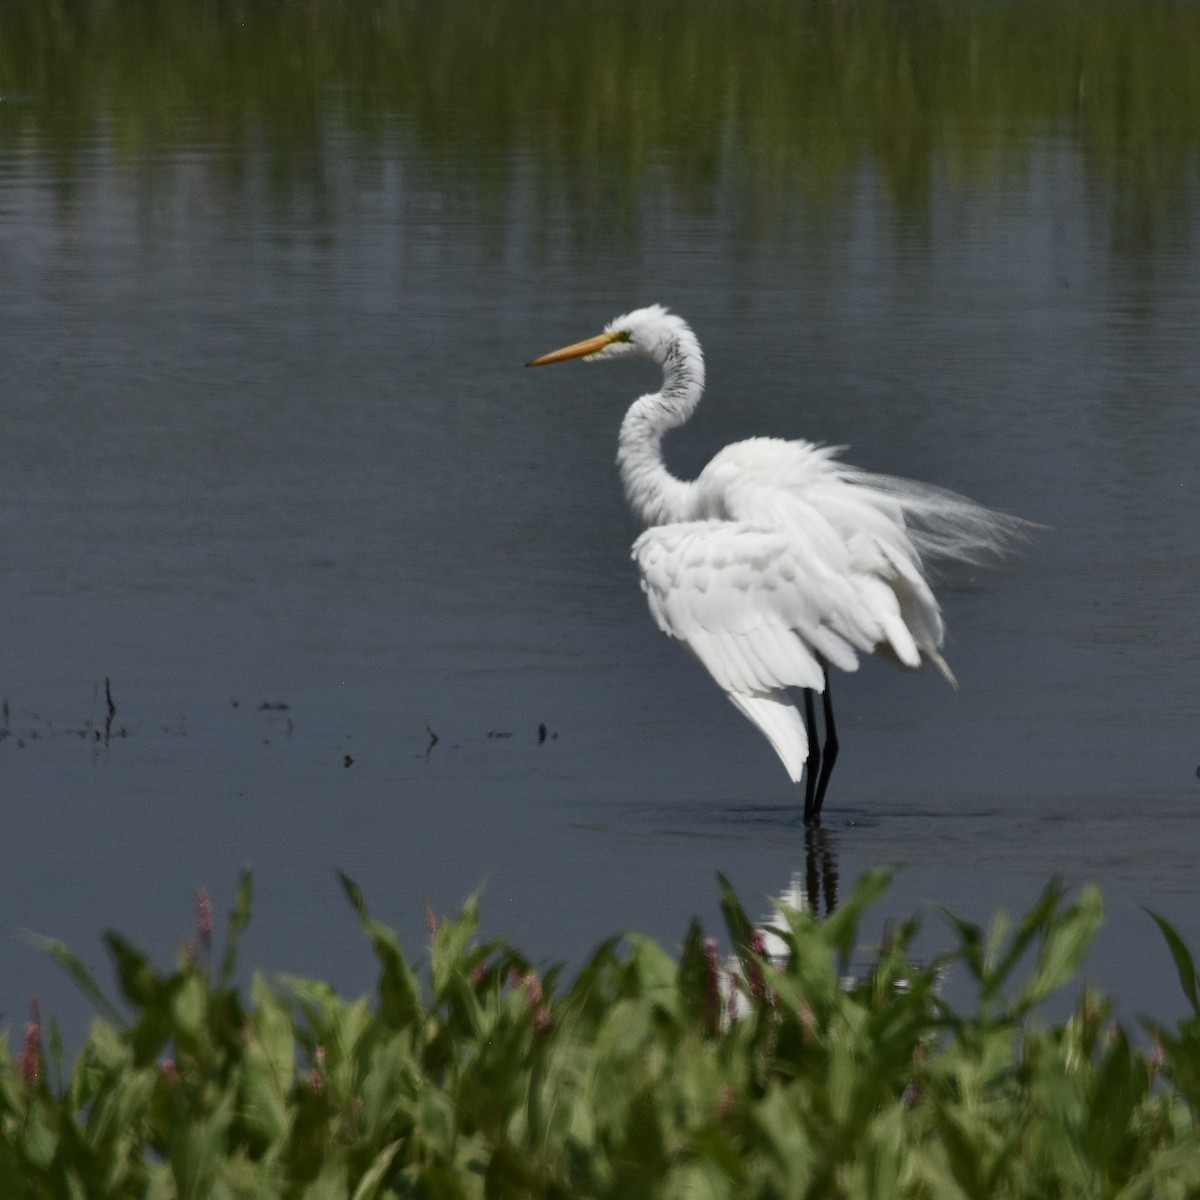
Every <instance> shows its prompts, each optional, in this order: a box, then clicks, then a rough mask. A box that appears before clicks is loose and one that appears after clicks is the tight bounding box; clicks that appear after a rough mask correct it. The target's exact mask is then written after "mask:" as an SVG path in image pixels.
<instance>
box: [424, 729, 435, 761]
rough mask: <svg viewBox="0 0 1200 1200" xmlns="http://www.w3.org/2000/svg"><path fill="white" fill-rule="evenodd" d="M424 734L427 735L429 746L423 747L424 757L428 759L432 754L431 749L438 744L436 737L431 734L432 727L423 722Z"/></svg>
mask: <svg viewBox="0 0 1200 1200" xmlns="http://www.w3.org/2000/svg"><path fill="white" fill-rule="evenodd" d="M425 732H426V733H427V734H429V745H428V746H426V747H425V757H426V758H428V757H429V756H430V755H431V754H432V753H433V748H434V746H436V745H437V744H438V735H437V734H436V733H434V732H433V726H432V725H430V723H429V721H428V720H426V722H425Z"/></svg>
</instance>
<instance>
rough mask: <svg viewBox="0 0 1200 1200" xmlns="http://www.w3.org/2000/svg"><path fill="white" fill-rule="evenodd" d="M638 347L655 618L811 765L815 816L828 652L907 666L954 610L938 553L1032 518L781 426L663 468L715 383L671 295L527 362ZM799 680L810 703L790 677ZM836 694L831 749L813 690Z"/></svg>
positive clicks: (631, 470) (644, 564)
mask: <svg viewBox="0 0 1200 1200" xmlns="http://www.w3.org/2000/svg"><path fill="white" fill-rule="evenodd" d="M630 356H641V357H644V358H650V359H653V360H654V361H655V362H656V363H658V364H659V365H660V366H661V367H662V370H663V386H662V390H661V391H658V392H654V393H652V394H650V395H646V396H642V397H641V398H640V399H638V400H635V401H634V403H633V404H632V405H631V407H630V408H629V411H628V412H627V413H626V414H625V419H624V421H623V422H622V423H621V432H620V437H619V441H618V450H617V466H618V468H619V470H620V474H621V480H622V483H623V484H624V487H625V496H626V498H627V499H628V501H629V505H630V507H631V508H632V509H633V511H634V513H635V514H636V515H637V516H638V518H639V519H640V520H641V521H642V522H643V523H644V524H645V525H646V526H647V529H646V532H645V533H643V534H642V535H641V537H639V538H638V539H637V541H636V542H634V544H633V557H634V560H635V561H636V562H637V565H638V569H639V571H640V572H641V579H642V589H643V590H644V591H645V593H646V596H647V599H648V600H649V603H650V612H651V613H652V615H653V617H654V619H655V621H656V622H657V623H658V627H659V628H660V629H661V630H662V631H663V632H664V633H667V634H669V635H670V636H671V637H673V638H677V639H679V640H680V641H682V642H683V643H684V644H685V645H686V646H687V647H688V649H690V650H691V651H692V652H693V653H694V654H695V655H696V657H697V658H699V659H700V661H701V662H702V663H703V664H704V665H705V666H706V667H707V668H708V670H709V672H710V674H711V675H712V676H713V678H714V679H715V680H716V681H717V683H718V684H720V686H721V687H722V688H723V689H724V690H725V694H726V695H727V696H728V697H729V699H730V700H731V701H732V702H733V704H734V705H735V706H736V707H737V708H738V709H739V710H740V711H741V712H742V713H743V714H744V715H745V716H746V717H748V718H749V719H750V720H751V721H752V722H753V723H754V724H755V725H756V726H758V728H759V729H760V730H761V731H762V732H763V734H765V735H766V738H767V740H768V741H769V742H770V743H771V745H772V746H773V747H774V749H775V752H776V753H777V754H778V755H779V757H780V758H781V759H782V760H783V765H784V767H785V768H786V769H787V773H788V774H789V775H790V776H791V778H792V780H793V782H799V780H800V777H801V775H802V774H803V775H805V795H804V820H805V822H806V824H815V823H819V821H820V815H821V806H822V804H823V803H824V800H825V791H826V789H827V787H828V786H829V777H830V774H831V772H832V770H833V764H834V761H835V760H836V758H837V751H838V741H837V731H836V728H835V726H834V721H833V706H832V703H831V700H830V692H829V675H828V667H829V665H833V666H835V667H840V668H841V669H842V670H843V671H853V670H856V669H857V667H858V654H859V652H860V651H861V652H863V653H868V654H869V653H872V652H873V651H875V650H879V651H881V652H882V653H884V654H886V655H887V656H888V657H889V658H891V659H893V660H894V661H896V662H898V663H900V664H902V665H903V666H905V667H910V668H914V669H915V668H917V667H920V666H921V664H922V662H923V661H925V660H928V661H929V662H931V663H933V664H934V666H936V667H937V668H938V670H939V671H941V673H942V674H943V675H944V676H945V677H946V679H947V680H948V681H949V682H950V683H951V684H954V676H953V674H952V673H951V671H950V668H949V667H948V666H947V665H946V661H945V659H943V658H942V656H941V654H940V653H939V648H940V647H941V645H942V639H943V625H942V616H941V611H940V609H939V607H938V603H937V600H936V599H935V598H934V595H933V592H932V590H931V589H930V586H929V577H928V574H927V571H926V566H925V563H926V560H928V559H930V558H944V559H952V560H959V561H966V562H976V561H978V560H979V559H980V557H982V556H985V555H987V554H989V553H993V552H999V551H1001V550H1002V549H1004V547H1005V546H1006V544H1007V543H1008V542H1010V541H1011V540H1012V539H1013V538H1014V537H1016V536H1019V535H1020V533H1021V532H1022V528H1023V526H1025V524H1026V523H1025V522H1023V521H1020V520H1018V519H1017V518H1015V517H1010V516H1007V515H1005V514H1003V513H997V512H993V511H991V510H989V509H986V508H983V507H982V506H981V505H978V504H976V503H974V502H973V501H971V500H967V499H965V498H964V497H962V496H957V495H955V494H954V493H952V492H947V491H943V490H941V489H940V488H935V487H930V486H929V485H927V484H924V483H915V482H912V481H910V480H906V479H898V478H893V477H891V476H887V475H873V474H868V473H867V472H865V471H860V470H858V469H856V468H854V467H851V466H847V465H845V464H844V463H842V462H841V461H839V459H838V454H839V452H840V450H841V447H830V446H820V445H814V444H812V443H811V442H805V441H782V440H780V439H778V438H750V439H748V440H747V441H743V442H736V443H734V444H733V445H730V446H726V447H725V449H723V450H721V451H720V452H719V453H718V454H717V455H716V457H715V458H713V460H712V461H711V462H710V463H709V464H708V466H706V467H705V468H704V470H703V471H702V472H701V473H700V475H699V476H698V477H697V478H696V479H694V480H683V479H677V478H675V476H673V475H672V474H671V473H670V472H669V471H668V470H667V468H666V465H665V464H664V462H663V455H662V438H663V435H664V434H665V433H666V432H667V431H668V430H671V429H674V428H676V427H677V426H679V425H682V424H683V423H684V422H685V421H686V420H687V419H688V418H689V417H690V416H691V415H692V413H693V412H694V411H695V408H696V405H697V404H699V402H700V397H701V395H702V393H703V391H704V357H703V355H702V354H701V351H700V343H699V342H698V341H697V340H696V337H695V335H694V334H693V333H692V331H691V329H690V328H689V327H688V325H687V323H686V322H685V321H683V320H682V319H681V318H680V317H677V316H675V315H674V314H673V313H670V312H668V311H667V310H666V309H665V308H663V307H662V306H661V305H657V304H655V305H651V306H650V307H648V308H641V309H638V310H637V311H636V312H631V313H629V314H628V315H626V316H623V317H618V318H617V319H616V320H615V321H611V322H609V324H608V325H607V326H606V327H605V329H604V332H603V333H600V334H598V335H597V336H596V337H592V338H588V339H587V340H586V341H582V342H576V343H575V344H573V345H570V346H566V347H564V348H563V349H561V350H556V351H554V352H553V353H551V354H545V355H543V356H542V357H541V358H535V359H534V360H533V361H532V362H531V363H529V364H528V365H529V366H531V367H536V366H542V365H545V364H548V363H555V362H562V361H564V360H566V359H572V358H582V359H585V360H588V361H607V360H609V359H616V358H627V357H630ZM789 687H796V688H802V689H803V699H804V716H803V718H802V717H801V714H800V712H799V711H798V710H797V708H796V707H795V706H794V705H793V704H792V702H791V699H790V698H789V696H788V692H787V689H788V688H789ZM814 692H819V693H821V695H822V697H823V707H824V710H825V713H824V715H825V742H824V745H823V746H822V747H820V748H818V745H817V737H816V717H815V713H814V710H813V693H814Z"/></svg>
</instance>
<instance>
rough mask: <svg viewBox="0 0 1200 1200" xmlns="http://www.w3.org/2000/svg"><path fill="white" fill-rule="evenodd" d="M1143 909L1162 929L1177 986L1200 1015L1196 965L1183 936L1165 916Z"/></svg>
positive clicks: (1194, 1010) (1199, 1015)
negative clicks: (1173, 962) (1176, 972)
mask: <svg viewBox="0 0 1200 1200" xmlns="http://www.w3.org/2000/svg"><path fill="white" fill-rule="evenodd" d="M1145 911H1146V912H1147V913H1149V914H1150V916H1151V917H1152V918H1153V920H1154V923H1155V924H1156V925H1157V926H1158V928H1159V929H1160V930H1161V931H1162V935H1163V937H1164V938H1165V939H1166V943H1167V948H1168V949H1169V950H1170V951H1171V957H1172V958H1173V959H1174V960H1175V970H1176V971H1178V972H1179V986H1180V987H1182V988H1183V994H1184V995H1185V996H1186V997H1187V998H1188V1003H1189V1004H1191V1006H1192V1012H1194V1013H1195V1014H1196V1016H1198V1017H1200V995H1198V994H1197V988H1196V965H1195V963H1194V962H1193V961H1192V956H1191V954H1190V953H1189V951H1188V948H1187V946H1186V945H1185V944H1184V941H1183V938H1181V937H1180V936H1179V934H1178V933H1176V932H1175V929H1174V927H1173V926H1172V925H1171V924H1170V922H1168V921H1167V919H1166V918H1165V917H1163V916H1160V915H1159V914H1158V913H1156V912H1153V911H1152V910H1151V909H1148V908H1147V909H1146V910H1145Z"/></svg>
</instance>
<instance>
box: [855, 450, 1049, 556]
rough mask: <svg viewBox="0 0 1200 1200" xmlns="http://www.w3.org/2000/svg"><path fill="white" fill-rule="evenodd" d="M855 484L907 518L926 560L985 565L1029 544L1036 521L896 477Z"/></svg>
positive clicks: (859, 477)
mask: <svg viewBox="0 0 1200 1200" xmlns="http://www.w3.org/2000/svg"><path fill="white" fill-rule="evenodd" d="M854 482H855V483H857V484H858V485H859V486H860V487H867V488H872V489H874V490H875V491H876V492H878V493H881V494H882V495H885V496H887V497H888V499H889V500H891V501H892V502H893V503H894V504H896V505H898V506H899V508H900V509H901V511H902V512H903V513H904V518H905V524H906V525H907V526H908V531H909V536H910V537H911V538H912V540H913V542H914V544H915V545H916V547H917V549H918V550H920V552H921V554H922V555H924V556H925V557H927V558H934V559H939V558H940V559H956V560H958V561H959V562H966V563H976V564H980V563H983V562H986V561H987V560H988V559H994V558H995V557H996V556H998V555H1002V554H1004V553H1006V552H1007V551H1009V550H1011V549H1012V548H1013V547H1014V545H1016V544H1017V543H1019V542H1023V541H1026V540H1028V538H1029V536H1030V534H1031V533H1032V532H1033V531H1034V530H1035V529H1038V528H1040V526H1038V525H1036V524H1035V523H1034V522H1032V521H1025V520H1022V519H1021V518H1020V517H1014V516H1010V515H1009V514H1008V513H1002V512H996V511H995V510H994V509H990V508H984V506H983V505H982V504H976V503H975V501H974V500H968V499H967V498H966V497H965V496H959V495H957V494H956V493H954V492H948V491H946V490H945V489H943V488H938V487H933V486H931V485H930V484H927V483H917V482H916V481H915V480H912V479H900V478H897V477H896V476H894V475H873V474H869V473H867V472H865V471H864V472H859V473H856V477H855V479H854Z"/></svg>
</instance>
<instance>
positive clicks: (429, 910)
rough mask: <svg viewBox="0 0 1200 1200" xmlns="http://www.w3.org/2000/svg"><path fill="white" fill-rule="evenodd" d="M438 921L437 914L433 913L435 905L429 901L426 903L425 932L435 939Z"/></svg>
mask: <svg viewBox="0 0 1200 1200" xmlns="http://www.w3.org/2000/svg"><path fill="white" fill-rule="evenodd" d="M437 927H438V919H437V913H435V912H434V911H433V905H432V904H430V903H429V901H428V900H426V901H425V932H426V933H427V934H429V936H430V937H433V935H434V934H435V933H437Z"/></svg>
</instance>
